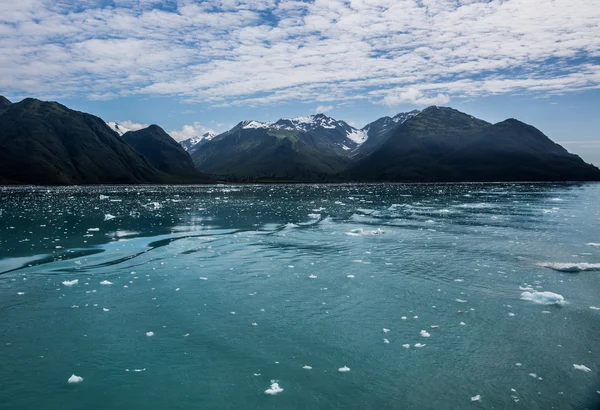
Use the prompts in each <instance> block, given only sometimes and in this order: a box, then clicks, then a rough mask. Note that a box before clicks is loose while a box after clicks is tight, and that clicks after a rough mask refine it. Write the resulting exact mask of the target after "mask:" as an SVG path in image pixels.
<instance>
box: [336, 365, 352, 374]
mask: <svg viewBox="0 0 600 410" xmlns="http://www.w3.org/2000/svg"><path fill="white" fill-rule="evenodd" d="M349 371H350V368H349V367H348V366H344V367H340V368H339V369H338V372H342V373H345V372H349Z"/></svg>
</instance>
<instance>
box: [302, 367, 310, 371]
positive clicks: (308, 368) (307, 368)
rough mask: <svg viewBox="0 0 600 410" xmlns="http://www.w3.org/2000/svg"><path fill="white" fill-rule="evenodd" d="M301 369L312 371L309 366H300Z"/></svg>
mask: <svg viewBox="0 0 600 410" xmlns="http://www.w3.org/2000/svg"><path fill="white" fill-rule="evenodd" d="M302 368H303V369H306V370H312V367H311V366H302Z"/></svg>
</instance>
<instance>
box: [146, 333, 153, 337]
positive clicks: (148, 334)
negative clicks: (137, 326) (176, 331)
mask: <svg viewBox="0 0 600 410" xmlns="http://www.w3.org/2000/svg"><path fill="white" fill-rule="evenodd" d="M146 336H148V337H152V336H154V332H146Z"/></svg>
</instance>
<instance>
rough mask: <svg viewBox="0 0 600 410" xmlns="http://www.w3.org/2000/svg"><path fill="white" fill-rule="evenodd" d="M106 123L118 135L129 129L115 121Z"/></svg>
mask: <svg viewBox="0 0 600 410" xmlns="http://www.w3.org/2000/svg"><path fill="white" fill-rule="evenodd" d="M106 125H108V127H109V128H110V129H111V130H113V131H115V132H116V133H117V134H119V135H123V134H125V133H126V132H129V131H131V130H130V129H129V128H125V127H123V126H122V125H119V123H117V122H107V123H106Z"/></svg>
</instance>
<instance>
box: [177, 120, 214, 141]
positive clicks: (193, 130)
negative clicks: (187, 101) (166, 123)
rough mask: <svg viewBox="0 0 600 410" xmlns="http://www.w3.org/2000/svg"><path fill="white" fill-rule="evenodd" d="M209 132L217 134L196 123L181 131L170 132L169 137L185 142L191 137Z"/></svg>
mask: <svg viewBox="0 0 600 410" xmlns="http://www.w3.org/2000/svg"><path fill="white" fill-rule="evenodd" d="M207 132H212V133H213V134H214V133H215V132H214V131H213V130H212V129H211V128H209V127H206V126H204V125H202V124H200V123H199V122H194V123H193V124H192V125H184V126H183V128H181V129H179V130H171V131H169V135H170V136H171V137H173V139H174V140H175V141H183V140H186V139H188V138H191V137H195V136H200V135H203V134H205V133H207Z"/></svg>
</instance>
